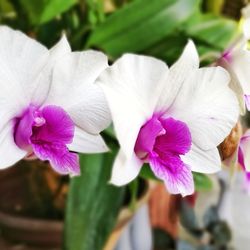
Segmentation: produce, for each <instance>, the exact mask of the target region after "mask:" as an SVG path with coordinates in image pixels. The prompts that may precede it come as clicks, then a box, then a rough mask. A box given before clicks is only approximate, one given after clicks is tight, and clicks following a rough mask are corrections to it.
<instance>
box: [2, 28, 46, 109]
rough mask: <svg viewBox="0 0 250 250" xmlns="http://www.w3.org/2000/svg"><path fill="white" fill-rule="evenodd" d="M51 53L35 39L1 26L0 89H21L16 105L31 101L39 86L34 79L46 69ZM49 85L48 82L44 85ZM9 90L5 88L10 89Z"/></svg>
mask: <svg viewBox="0 0 250 250" xmlns="http://www.w3.org/2000/svg"><path fill="white" fill-rule="evenodd" d="M48 55H49V51H48V50H47V49H46V48H45V47H44V46H43V45H41V44H39V43H38V42H36V41H35V40H33V39H31V38H29V37H27V36H26V35H24V34H23V33H21V32H19V31H14V30H12V29H10V28H8V27H5V26H1V27H0V87H1V88H2V85H6V86H7V87H8V88H9V89H14V88H16V89H18V92H19V96H16V100H15V99H14V100H11V99H12V98H11V97H10V98H9V99H10V100H9V101H14V102H15V103H16V105H17V106H18V105H21V107H19V108H22V107H23V106H24V105H25V104H27V103H29V102H30V99H31V96H32V94H33V92H34V91H35V89H36V88H37V85H36V84H35V82H34V80H35V78H36V76H37V75H38V74H39V72H40V71H41V70H42V69H43V67H44V65H45V63H46V60H47V58H48ZM45 84H46V83H45ZM7 87H6V88H7Z"/></svg>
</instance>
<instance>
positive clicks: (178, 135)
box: [97, 41, 239, 196]
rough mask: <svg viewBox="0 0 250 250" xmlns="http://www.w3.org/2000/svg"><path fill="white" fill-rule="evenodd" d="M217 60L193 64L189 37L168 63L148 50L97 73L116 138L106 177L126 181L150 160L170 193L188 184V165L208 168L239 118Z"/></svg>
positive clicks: (187, 190) (185, 191) (190, 188)
mask: <svg viewBox="0 0 250 250" xmlns="http://www.w3.org/2000/svg"><path fill="white" fill-rule="evenodd" d="M229 80H230V77H229V74H228V73H227V72H226V71H225V70H224V69H223V68H221V67H210V68H203V69H199V58H198V54H197V51H196V48H195V46H194V44H193V42H192V41H189V42H188V44H187V46H186V47H185V49H184V52H183V54H182V55H181V57H180V58H179V60H178V61H177V62H176V63H175V64H174V65H173V66H172V67H171V68H170V69H168V67H167V65H166V64H165V63H164V62H162V61H160V60H158V59H154V58H152V57H148V56H140V55H134V54H125V55H123V56H122V57H121V58H120V59H118V60H117V61H116V62H115V63H114V64H113V65H112V66H111V67H109V68H107V69H106V70H105V71H104V72H103V73H102V74H101V75H100V77H99V78H98V80H97V84H99V85H100V86H101V87H102V89H103V90H104V93H105V95H106V98H107V101H108V104H109V108H110V111H111V115H112V118H113V123H114V129H115V132H116V136H117V139H118V141H119V143H120V147H121V148H120V151H119V153H118V155H117V157H116V159H115V162H114V166H113V170H112V176H111V183H113V184H115V185H118V186H120V185H124V184H127V183H129V182H130V181H132V180H133V179H135V178H136V176H137V175H138V174H139V172H140V170H141V167H142V165H143V163H149V165H150V167H151V169H152V171H153V172H154V174H155V175H156V176H157V177H158V178H159V179H161V180H163V181H164V183H165V185H166V188H167V189H168V191H169V192H170V193H173V194H177V193H181V194H182V195H183V196H185V195H189V194H192V193H193V192H194V183H193V176H192V172H191V171H197V172H202V173H214V172H217V171H219V170H220V168H221V161H220V156H219V153H218V150H217V148H216V147H217V145H218V144H219V143H220V142H222V141H223V139H224V138H225V137H226V136H227V135H228V134H229V132H230V131H231V129H232V128H233V126H234V125H235V123H236V122H237V118H238V113H239V110H238V109H239V108H238V102H237V99H236V97H235V95H234V93H233V92H232V91H231V89H230V88H229V87H228V83H229Z"/></svg>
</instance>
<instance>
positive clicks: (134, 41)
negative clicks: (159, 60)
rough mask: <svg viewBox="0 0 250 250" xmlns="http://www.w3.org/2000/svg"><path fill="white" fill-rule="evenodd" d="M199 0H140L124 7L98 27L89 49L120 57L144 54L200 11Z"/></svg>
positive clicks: (89, 43)
mask: <svg viewBox="0 0 250 250" xmlns="http://www.w3.org/2000/svg"><path fill="white" fill-rule="evenodd" d="M199 2H200V1H199V0H176V1H173V0H157V1H156V0H154V1H152V0H137V1H135V2H132V3H130V4H127V5H125V7H123V8H122V9H120V10H118V11H116V12H115V13H114V14H112V15H111V16H109V17H108V18H107V19H106V21H105V22H104V23H102V24H101V25H99V26H98V27H97V28H96V29H95V30H94V32H93V33H92V35H91V36H90V38H89V41H88V46H95V47H99V48H101V49H103V50H104V51H106V52H107V53H108V54H109V55H111V56H113V57H117V56H119V55H121V54H122V53H124V52H137V51H142V50H144V49H146V48H148V47H150V46H152V45H153V44H155V43H156V42H158V41H161V40H162V39H163V38H164V37H166V36H167V35H168V34H170V33H171V32H173V31H174V29H176V28H177V27H178V26H179V25H180V24H181V23H182V22H183V21H185V20H186V19H187V18H188V17H189V16H190V15H191V14H192V13H193V12H194V10H196V9H197V5H198V4H199Z"/></svg>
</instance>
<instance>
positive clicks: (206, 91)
mask: <svg viewBox="0 0 250 250" xmlns="http://www.w3.org/2000/svg"><path fill="white" fill-rule="evenodd" d="M229 81H230V78H229V75H228V73H227V72H226V71H225V70H224V69H223V68H221V67H210V68H202V69H199V70H196V71H195V72H194V73H193V74H192V75H191V76H190V77H189V78H188V79H187V80H186V82H185V83H184V84H183V86H182V88H181V90H180V91H179V93H178V96H177V98H176V99H175V101H174V103H173V105H172V107H171V108H170V110H169V112H168V114H167V115H169V116H172V117H175V118H176V119H179V120H181V121H183V122H185V123H187V125H188V127H189V129H190V131H191V135H192V141H193V142H194V144H196V145H197V146H199V147H200V148H202V149H204V150H209V149H212V148H215V147H216V146H217V145H218V144H219V143H221V142H222V141H223V140H224V139H225V137H226V136H227V135H228V134H229V133H230V131H231V129H232V128H233V127H234V125H235V124H236V122H237V119H238V115H239V106H238V101H237V99H236V97H235V95H234V93H233V91H232V90H231V89H230V88H229V87H228V83H229Z"/></svg>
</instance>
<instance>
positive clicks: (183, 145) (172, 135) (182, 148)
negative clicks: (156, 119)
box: [155, 117, 192, 154]
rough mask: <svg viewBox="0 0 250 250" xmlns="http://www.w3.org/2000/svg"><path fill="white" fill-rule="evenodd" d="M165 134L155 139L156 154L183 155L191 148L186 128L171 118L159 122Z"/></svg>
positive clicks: (183, 124) (182, 123) (189, 135)
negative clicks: (170, 153)
mask: <svg viewBox="0 0 250 250" xmlns="http://www.w3.org/2000/svg"><path fill="white" fill-rule="evenodd" d="M161 123H162V126H163V128H164V129H165V131H166V133H165V134H164V135H161V136H158V137H157V138H156V143H155V150H156V152H158V151H160V152H172V153H174V154H185V153H187V152H188V151H189V150H190V148H191V141H192V139H191V133H190V131H189V129H188V126H187V125H186V124H185V123H184V122H181V121H178V120H175V119H173V118H171V117H170V118H167V119H164V120H161Z"/></svg>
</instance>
